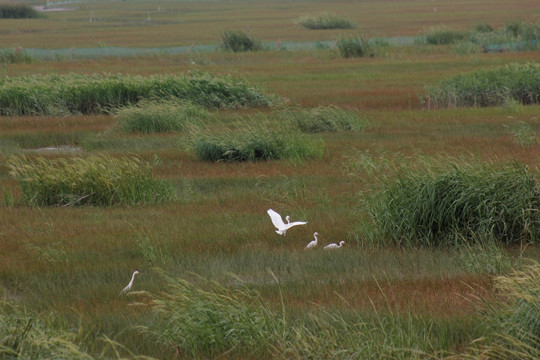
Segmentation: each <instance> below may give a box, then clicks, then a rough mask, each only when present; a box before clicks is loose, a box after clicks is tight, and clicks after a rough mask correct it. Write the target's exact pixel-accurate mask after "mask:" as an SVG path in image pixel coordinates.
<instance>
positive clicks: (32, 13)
mask: <svg viewBox="0 0 540 360" xmlns="http://www.w3.org/2000/svg"><path fill="white" fill-rule="evenodd" d="M45 17H46V16H45V14H43V13H40V12H39V11H37V10H36V9H34V8H33V7H32V6H30V5H28V4H0V19H36V18H45Z"/></svg>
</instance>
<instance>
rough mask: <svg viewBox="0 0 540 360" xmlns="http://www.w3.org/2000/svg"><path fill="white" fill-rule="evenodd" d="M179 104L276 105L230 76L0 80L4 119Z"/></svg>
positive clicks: (72, 76) (195, 74)
mask: <svg viewBox="0 0 540 360" xmlns="http://www.w3.org/2000/svg"><path fill="white" fill-rule="evenodd" d="M154 98H167V99H170V98H177V99H180V100H187V101H191V102H193V103H195V104H198V105H201V106H204V107H206V108H223V107H225V108H243V107H249V106H270V105H272V104H273V103H274V102H275V101H277V99H276V98H275V97H270V96H266V95H265V94H263V93H262V92H261V91H260V90H259V89H258V88H256V87H254V86H252V85H250V84H248V83H247V82H245V81H242V80H238V79H233V78H232V77H229V76H224V77H217V76H214V75H211V74H208V73H206V74H204V73H199V72H193V73H191V74H189V75H153V76H147V77H142V76H134V75H122V74H114V75H113V74H92V75H80V74H69V75H30V76H21V77H15V78H11V77H5V78H2V80H0V115H48V114H52V115H55V114H66V113H67V114H79V113H80V114H94V113H107V112H109V111H111V110H112V109H115V108H119V107H122V106H126V105H129V104H134V103H137V102H138V101H139V100H142V99H154Z"/></svg>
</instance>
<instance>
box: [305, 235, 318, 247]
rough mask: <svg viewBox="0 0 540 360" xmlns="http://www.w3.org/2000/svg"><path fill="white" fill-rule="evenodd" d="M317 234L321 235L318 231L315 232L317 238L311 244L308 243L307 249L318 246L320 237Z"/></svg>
mask: <svg viewBox="0 0 540 360" xmlns="http://www.w3.org/2000/svg"><path fill="white" fill-rule="evenodd" d="M317 235H319V233H318V232H314V233H313V237H314V238H315V240H312V241H311V242H310V243H309V244H307V245H306V250H307V249H312V248H314V247H315V246H317V242H318V240H319V239H318V238H317Z"/></svg>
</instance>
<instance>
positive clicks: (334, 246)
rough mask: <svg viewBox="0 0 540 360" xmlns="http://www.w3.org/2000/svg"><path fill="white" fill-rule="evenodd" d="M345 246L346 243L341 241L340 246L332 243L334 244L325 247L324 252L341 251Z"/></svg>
mask: <svg viewBox="0 0 540 360" xmlns="http://www.w3.org/2000/svg"><path fill="white" fill-rule="evenodd" d="M343 244H345V241H343V240H341V241H340V242H339V245H338V244H335V243H332V244H328V245H326V246H325V247H324V250H332V249H339V248H340V247H342V246H343Z"/></svg>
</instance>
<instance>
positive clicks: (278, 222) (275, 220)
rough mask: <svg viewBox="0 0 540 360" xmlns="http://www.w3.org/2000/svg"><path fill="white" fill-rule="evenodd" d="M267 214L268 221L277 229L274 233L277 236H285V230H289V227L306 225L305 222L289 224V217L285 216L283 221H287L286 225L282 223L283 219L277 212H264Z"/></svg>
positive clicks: (269, 210) (270, 210)
mask: <svg viewBox="0 0 540 360" xmlns="http://www.w3.org/2000/svg"><path fill="white" fill-rule="evenodd" d="M266 212H267V213H268V215H270V219H271V220H272V224H274V226H275V227H276V228H277V230H276V232H277V233H278V234H279V235H283V236H285V234H286V233H287V230H289V229H290V228H291V227H293V226H297V225H305V224H307V221H295V222H291V218H290V216H289V215H287V216H286V217H285V220H287V223H286V224H285V223H284V222H283V219H282V218H281V215H279V214H278V213H277V212H275V211H274V210H272V209H268V210H267V211H266Z"/></svg>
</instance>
